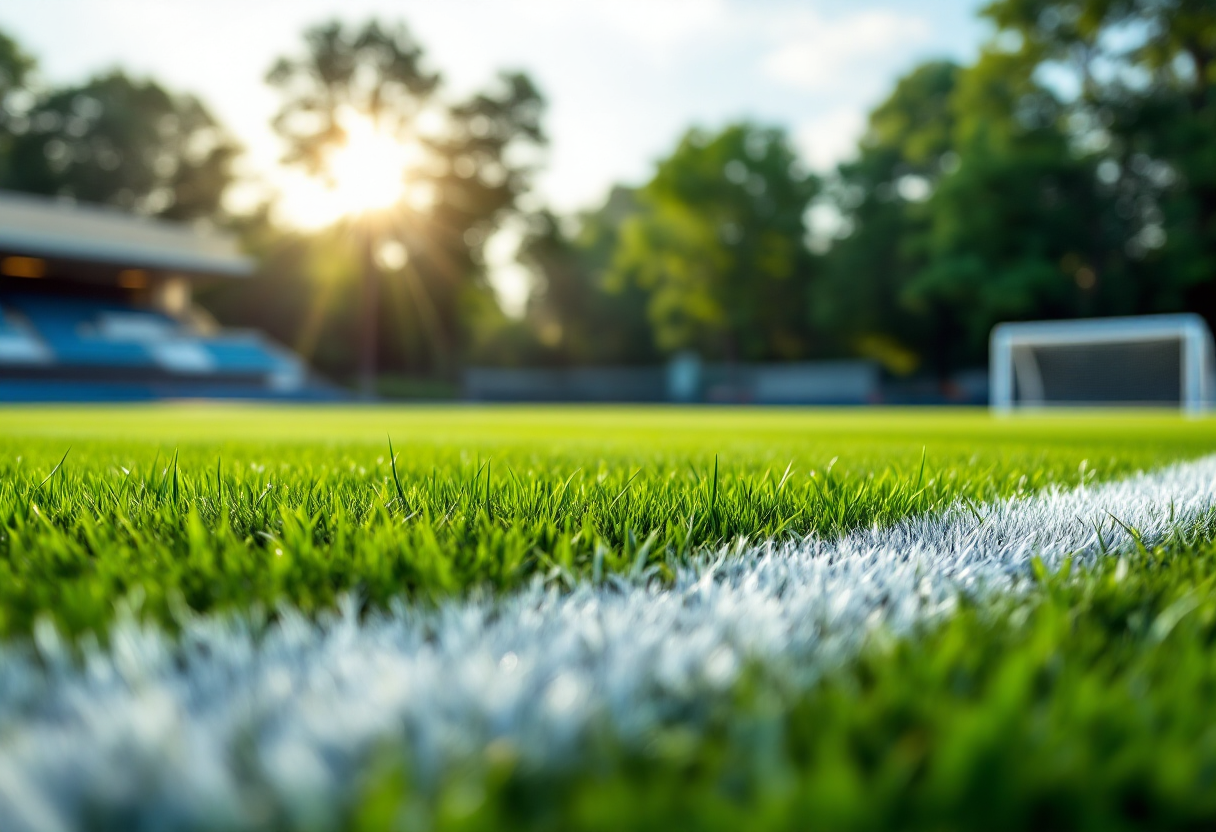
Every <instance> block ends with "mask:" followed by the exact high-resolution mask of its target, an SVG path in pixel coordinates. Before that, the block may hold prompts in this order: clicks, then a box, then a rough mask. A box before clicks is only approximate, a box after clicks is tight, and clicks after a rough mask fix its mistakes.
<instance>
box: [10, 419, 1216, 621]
mask: <svg viewBox="0 0 1216 832" xmlns="http://www.w3.org/2000/svg"><path fill="white" fill-rule="evenodd" d="M389 436H391V437H392V442H393V446H394V448H395V450H396V456H395V457H394V456H392V455H390V453H389V447H388V443H389V438H388V437H389ZM0 437H2V438H0V633H21V632H26V631H28V629H29V627H30V626H31V623H32V622H33V621H34V620H35V619H36V618H37V617H38V616H44V615H49V616H51V617H53V618H54V619H55V620H56V621H58V622H59V623H61V624H63V625H64V626H65V627H66V628H67V629H68V630H69V631H72V632H79V631H90V630H93V631H96V630H102V631H104V629H105V626H106V623H107V622H108V621H109V620H110V617H111V615H112V613H113V609H114V604H115V602H116V601H118V600H119V599H121V598H123V597H125V596H126V595H128V594H130V593H132V592H139V593H141V594H142V595H143V596H144V598H145V601H144V610H145V611H146V612H147V613H148V614H149V615H151V616H153V617H155V618H158V619H161V620H166V621H168V620H170V619H171V618H172V611H173V609H174V605H175V604H179V603H180V602H184V603H185V604H186V605H187V606H188V607H189V608H192V609H195V610H200V611H202V610H213V609H225V608H235V609H246V608H249V607H250V606H251V605H255V604H259V605H264V606H265V607H266V608H273V607H274V605H275V604H276V603H278V602H280V601H290V602H291V603H293V604H295V605H297V606H299V607H300V608H302V609H304V610H306V611H316V610H321V609H327V608H329V607H330V606H331V605H332V604H334V603H335V599H336V598H337V596H338V595H339V594H340V593H342V592H344V591H349V590H355V591H358V592H359V593H360V594H361V595H362V596H363V597H364V598H365V599H366V600H367V601H369V602H370V603H372V604H374V605H375V604H382V603H385V602H387V601H389V600H390V599H392V598H394V597H398V596H400V595H402V594H404V595H407V596H412V597H414V598H417V599H420V600H426V599H438V598H442V597H445V596H450V595H452V594H460V593H463V592H466V591H469V590H470V589H473V588H475V587H481V588H484V589H488V590H493V591H498V590H505V589H509V588H511V587H517V586H519V585H521V584H522V583H525V582H527V581H530V580H533V579H539V580H544V581H547V582H551V583H553V584H554V585H556V586H558V587H565V586H569V585H571V582H573V581H576V580H579V579H582V578H585V577H586V576H588V575H590V574H591V573H592V571H593V569H594V568H595V565H596V563H597V562H598V563H599V564H600V565H601V567H602V568H603V569H605V570H608V571H629V570H631V569H633V568H635V564H636V562H637V560H638V558H639V556H640V555H639V552H642V551H643V550H645V552H646V553H647V554H645V558H646V560H647V562H648V563H649V564H652V565H654V566H655V567H657V568H658V570H659V573H660V574H665V573H666V574H669V573H667V572H665V570H669V569H670V568H671V566H672V564H674V563H677V562H678V561H679V560H680V559H681V558H684V557H687V556H688V555H689V554H691V553H693V552H695V551H699V550H702V549H705V548H707V547H708V548H713V547H717V546H720V545H726V544H728V543H733V542H734V541H736V540H737V539H739V538H749V539H752V540H762V539H768V538H776V539H782V538H792V537H798V536H801V535H805V534H808V533H819V534H828V535H834V534H838V533H841V532H844V531H848V530H850V529H855V528H858V527H861V526H867V525H871V524H874V523H889V522H892V521H894V520H896V519H898V518H900V517H903V516H906V515H908V514H910V513H913V512H924V511H929V510H932V509H934V508H936V507H940V506H942V505H943V504H945V503H947V502H949V501H952V500H955V499H959V498H961V497H967V498H969V499H973V500H984V499H989V498H992V497H995V496H1000V495H1008V494H1014V493H1019V492H1023V491H1026V490H1034V489H1039V488H1042V487H1044V486H1046V485H1049V484H1051V483H1075V482H1077V481H1079V478H1080V477H1081V476H1083V475H1084V476H1090V475H1086V474H1084V472H1085V471H1098V472H1099V475H1100V476H1104V477H1105V476H1115V475H1118V474H1121V473H1124V472H1127V471H1129V470H1132V469H1134V468H1136V467H1140V466H1146V465H1150V464H1154V463H1157V462H1160V461H1163V460H1168V459H1172V458H1175V457H1177V456H1179V455H1189V454H1196V453H1199V452H1201V451H1203V450H1206V449H1207V448H1208V447H1210V445H1211V440H1212V431H1211V427H1210V426H1209V425H1207V424H1206V423H1194V422H1189V423H1188V422H1182V421H1180V420H1178V419H1176V418H1172V417H1171V418H1162V417H1156V418H1144V419H1126V418H1123V419H1114V420H1109V421H1105V420H1099V421H1098V422H1097V423H1095V422H1094V421H1093V420H1090V419H1085V420H1073V419H1068V418H1062V419H1058V420H1051V421H1044V422H1019V421H1013V422H999V421H991V420H989V418H988V417H987V416H979V415H971V414H952V415H946V414H925V415H919V416H918V415H913V414H890V413H881V412H873V413H868V414H848V415H832V414H809V413H799V412H782V411H737V412H705V413H689V412H688V411H686V410H665V409H627V408H606V409H591V410H587V409H578V408H570V409H560V408H558V409H553V408H550V409H540V408H518V409H516V408H503V409H470V408H459V409H452V408H434V409H431V408H428V409H423V410H412V411H411V410H393V409H368V410H341V409H338V410H335V409H327V408H318V409H296V410H292V409H283V408H272V407H266V408H244V407H232V408H223V407H212V408H198V409H191V410H181V409H176V408H171V407H164V408H147V409H130V408H121V407H119V408H93V409H88V410H11V411H7V412H4V413H0ZM837 457H839V460H840V461H837V460H836V458H837ZM1083 460H1085V461H1086V462H1085V466H1084V467H1082V468H1080V469H1079V467H1078V466H1081V463H1082V461H1083ZM1079 470H1080V471H1081V473H1078V471H1079Z"/></svg>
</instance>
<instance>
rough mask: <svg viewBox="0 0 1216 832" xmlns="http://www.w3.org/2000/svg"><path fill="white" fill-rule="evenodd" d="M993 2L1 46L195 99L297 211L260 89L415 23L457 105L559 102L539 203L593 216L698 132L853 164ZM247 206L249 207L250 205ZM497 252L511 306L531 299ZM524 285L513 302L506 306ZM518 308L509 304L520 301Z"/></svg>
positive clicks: (63, 39)
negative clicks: (298, 56) (337, 44)
mask: <svg viewBox="0 0 1216 832" xmlns="http://www.w3.org/2000/svg"><path fill="white" fill-rule="evenodd" d="M982 4H983V0H922V2H908V0H903V1H902V2H897V1H896V0H854V2H842V0H800V2H791V0H747V1H746V2H745V0H20V2H9V3H6V4H4V5H3V7H0V28H3V29H5V30H6V31H8V32H9V33H10V34H11V35H13V36H15V37H16V38H17V39H18V41H19V42H21V43H22V44H23V45H24V46H25V47H26V49H27V50H28V51H30V52H31V53H33V54H34V55H35V57H36V58H37V59H38V60H39V63H40V66H41V70H42V74H43V76H44V78H45V79H46V80H48V81H51V82H64V81H71V80H77V79H81V78H83V77H85V76H87V75H88V74H90V73H93V72H97V71H100V70H104V69H107V68H110V67H114V66H121V67H123V68H125V69H127V70H129V71H132V72H135V73H137V74H147V75H152V76H154V77H156V78H158V79H159V80H161V81H162V82H164V83H166V84H168V85H169V86H171V87H173V88H176V89H180V90H184V91H190V92H193V93H195V94H196V95H198V96H200V97H201V98H202V99H203V100H204V101H205V102H206V103H207V104H208V105H209V106H210V107H211V109H212V110H213V112H215V114H216V115H217V116H218V117H219V118H220V119H221V120H222V121H223V122H224V123H225V124H226V125H227V126H228V127H229V129H230V130H231V131H232V132H233V133H234V134H235V135H236V136H237V138H238V140H239V141H240V142H241V143H242V144H243V145H244V146H245V147H246V149H247V154H246V157H245V159H244V161H243V173H244V174H245V175H246V176H247V177H249V178H250V179H251V180H254V179H256V180H259V181H262V182H269V183H270V185H271V187H274V188H278V189H280V190H283V191H284V192H286V193H289V194H290V193H291V187H292V181H291V174H289V173H285V172H283V171H282V170H281V169H278V167H277V159H278V156H279V152H280V149H279V147H278V145H277V143H276V141H275V139H274V137H273V134H272V133H271V132H270V129H269V126H268V123H267V122H268V120H269V118H270V116H271V114H272V113H273V112H274V109H275V105H276V99H275V96H274V94H273V93H272V92H271V91H270V90H268V89H266V88H265V87H264V86H263V84H262V77H263V75H264V74H265V71H266V69H267V67H268V66H269V65H270V64H271V62H272V61H273V60H274V59H275V58H276V57H277V56H279V55H281V54H284V53H287V52H291V51H293V50H295V49H298V47H299V43H300V33H301V32H302V31H303V30H304V29H305V28H306V27H307V26H308V25H310V24H313V23H316V22H319V21H323V20H328V19H331V18H334V17H341V18H342V19H345V20H350V21H362V20H364V19H366V18H367V17H369V16H372V15H376V16H379V17H380V18H381V19H384V20H398V19H400V20H405V21H406V22H407V23H408V24H409V26H410V27H411V29H412V30H413V31H414V33H415V35H416V36H417V38H418V39H419V40H420V41H421V42H422V43H423V45H424V46H425V47H426V49H427V51H428V53H429V55H430V58H431V61H432V64H433V66H434V67H435V68H437V69H439V70H441V71H442V72H443V74H444V75H445V77H446V79H447V81H448V84H449V87H450V89H451V91H452V92H453V94H460V93H462V92H468V91H471V90H474V89H476V88H478V87H481V86H484V85H485V84H486V83H487V82H488V81H489V80H490V79H491V78H492V77H493V75H494V74H495V72H496V71H498V70H500V69H524V70H526V71H528V72H529V73H530V74H531V75H532V76H533V78H534V79H535V80H536V81H537V83H538V85H539V86H540V87H541V89H542V91H543V92H544V93H545V95H546V97H547V99H548V101H549V111H548V116H547V119H546V123H547V127H548V130H549V133H550V140H551V146H550V148H549V150H548V153H547V159H546V163H545V167H544V170H543V172H542V174H541V176H540V179H539V181H538V188H537V194H536V201H537V202H544V203H547V204H549V205H551V206H553V207H555V208H556V209H558V210H559V211H565V212H570V211H574V210H578V209H582V208H587V207H592V206H594V205H595V204H597V203H598V202H599V201H600V200H602V199H603V197H604V195H605V194H606V193H607V190H608V188H610V187H611V185H612V184H613V183H615V182H633V183H636V182H641V181H644V180H645V178H646V177H647V175H648V173H649V172H650V170H651V169H652V167H653V164H654V161H655V160H656V159H657V158H659V157H660V156H662V155H663V154H664V153H665V152H667V151H668V150H669V149H670V148H671V147H672V146H673V144H674V142H675V140H676V138H677V137H678V136H679V135H680V134H681V133H682V132H683V131H684V130H685V129H687V127H688V126H689V125H691V124H700V125H705V126H710V127H712V126H715V125H721V124H723V123H725V122H727V121H729V120H732V119H737V118H743V117H747V118H753V119H756V120H760V121H764V122H768V123H774V124H779V125H783V126H785V127H786V128H787V129H788V130H789V131H790V133H791V135H792V136H793V137H794V138H795V140H796V142H797V144H798V146H799V148H800V149H801V151H802V153H803V155H804V157H805V159H806V161H807V162H808V164H809V165H810V166H811V167H813V168H816V169H825V168H827V167H830V166H831V165H832V164H833V163H835V162H837V161H839V160H840V159H841V158H842V157H844V156H847V155H848V153H849V152H850V150H851V148H852V147H853V146H854V144H855V141H856V139H857V137H858V135H859V134H860V132H861V130H862V128H863V125H864V120H865V114H866V112H867V111H868V110H869V109H870V108H871V107H872V106H873V105H874V104H875V103H877V102H878V101H879V100H881V98H882V97H883V96H884V95H885V94H886V92H887V91H888V90H889V89H890V87H891V84H892V83H893V82H894V80H895V79H896V78H897V77H898V76H899V75H900V74H901V73H903V72H905V71H906V70H907V69H909V68H910V67H912V66H913V65H915V64H916V63H917V62H918V61H920V60H923V59H926V58H930V57H940V56H951V57H955V58H958V59H962V60H967V59H969V58H970V57H972V56H973V55H974V54H975V52H976V50H977V49H978V47H979V45H980V43H981V42H982V40H983V39H984V38H985V37H986V34H987V29H986V26H985V24H984V23H983V22H982V21H979V20H977V18H976V11H977V9H978V8H979V7H980V6H981V5H982ZM246 192H247V193H249V189H246ZM509 237H510V235H509V234H506V235H503V239H502V240H500V241H499V242H498V244H496V245H495V246H494V247H493V250H492V251H491V252H490V256H491V260H492V261H497V262H498V272H499V275H500V281H499V282H500V284H501V285H502V286H504V287H507V288H506V289H505V292H506V295H505V296H504V301H505V302H506V304H507V305H512V304H513V303H518V302H519V298H520V297H521V294H520V293H521V292H522V291H523V289H522V286H523V285H524V284H525V283H526V278H525V277H524V276H523V275H520V274H515V276H514V277H512V276H511V275H510V274H509V273H510V271H511V269H512V268H513V267H512V265H511V261H512V260H513V248H512V246H511V244H510V240H509ZM512 285H514V286H515V289H511V288H509V287H511V286H512ZM513 299H514V300H513Z"/></svg>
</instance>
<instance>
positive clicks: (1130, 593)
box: [349, 523, 1216, 832]
mask: <svg viewBox="0 0 1216 832" xmlns="http://www.w3.org/2000/svg"><path fill="white" fill-rule="evenodd" d="M1213 533H1216V528H1213V527H1212V526H1211V525H1210V523H1209V524H1208V525H1206V526H1205V527H1204V528H1202V529H1199V530H1196V533H1194V534H1192V535H1191V536H1190V539H1189V540H1187V539H1177V540H1175V541H1173V542H1171V543H1169V544H1167V545H1163V546H1161V547H1158V548H1156V549H1154V550H1153V551H1151V552H1150V551H1144V552H1141V553H1139V554H1134V555H1131V556H1128V557H1125V558H1124V559H1123V560H1122V561H1115V560H1112V561H1106V562H1103V563H1100V564H1099V565H1098V566H1096V567H1095V568H1094V569H1092V570H1090V571H1089V572H1087V573H1084V574H1081V575H1076V574H1072V575H1054V576H1046V577H1044V578H1042V579H1041V580H1040V583H1039V585H1038V586H1037V587H1036V588H1035V589H1034V590H1033V591H1032V592H1031V593H1030V594H1029V595H1028V596H1027V597H1024V598H1020V599H1018V600H1017V601H1016V602H1011V601H1008V600H998V601H996V602H995V603H993V604H990V605H987V606H983V607H978V608H977V607H974V606H971V607H966V608H964V609H963V610H961V611H960V612H959V613H958V614H957V615H955V616H953V617H952V618H950V619H949V620H947V621H946V622H944V623H942V624H940V625H938V626H935V627H933V628H931V629H929V630H928V631H926V632H923V633H920V634H918V635H917V636H915V637H912V638H907V639H902V640H884V639H881V638H880V639H876V640H875V642H874V643H873V644H872V645H871V646H870V648H869V649H867V650H866V651H865V652H864V653H863V655H862V656H860V657H859V658H858V659H857V660H855V661H853V662H850V663H849V664H847V665H846V666H845V667H843V668H841V669H840V670H839V671H838V672H836V673H834V674H832V675H831V676H830V677H829V678H828V679H827V680H825V682H824V683H822V684H821V685H819V686H817V687H815V688H813V689H812V690H809V691H805V690H800V691H788V690H783V689H782V687H781V686H780V685H774V684H772V683H771V682H770V680H769V679H767V678H766V675H765V672H764V668H759V667H758V668H754V669H753V670H752V672H751V673H750V674H748V675H747V676H746V677H745V679H744V681H743V682H742V683H741V684H739V685H738V686H737V687H736V688H735V690H734V691H732V693H731V694H730V696H729V698H728V699H726V700H725V701H723V702H722V703H719V706H718V707H717V708H716V709H711V710H710V711H709V712H710V714H711V716H710V717H709V719H708V724H706V725H703V726H700V728H699V730H697V731H695V732H694V731H689V730H688V728H687V726H685V725H683V724H681V723H679V722H678V721H673V723H672V724H671V725H670V727H669V728H668V729H666V730H664V731H663V732H661V733H660V734H658V735H657V736H655V737H654V738H653V739H652V741H651V742H650V743H649V744H648V746H647V747H646V748H645V749H643V750H640V751H639V750H638V749H636V748H624V747H621V746H618V745H616V744H614V743H613V742H612V740H611V738H605V741H604V743H603V745H602V746H601V747H600V748H599V749H598V753H596V754H595V755H593V756H592V758H591V759H589V760H588V761H587V762H586V763H585V764H584V765H581V766H577V767H571V768H570V769H568V770H565V771H563V772H560V773H558V774H553V773H552V772H549V773H546V774H545V775H544V776H541V775H539V774H537V773H536V772H532V771H529V770H528V769H527V768H526V767H522V766H519V765H518V764H517V763H516V761H514V760H513V759H512V758H511V757H510V756H507V755H503V754H501V753H495V750H493V749H490V750H488V751H487V754H486V755H485V758H484V759H482V760H477V761H475V762H474V763H473V764H472V765H470V766H469V767H468V768H467V769H465V770H463V771H460V772H458V773H456V774H455V775H453V776H452V777H450V778H449V779H448V780H447V781H446V782H445V783H444V784H443V786H442V787H441V788H439V789H438V790H436V791H434V792H429V791H422V790H420V789H418V788H417V787H416V786H415V784H414V783H413V782H412V781H411V779H410V777H409V772H408V771H407V770H405V769H403V768H402V767H401V766H400V765H399V764H398V762H397V758H396V757H395V756H394V755H393V754H391V753H389V752H387V751H386V753H385V755H384V756H383V757H382V759H381V760H380V761H379V763H378V769H377V773H376V774H375V775H374V776H373V777H371V778H370V779H369V783H368V786H367V788H366V791H365V793H364V794H363V795H362V796H361V799H360V800H358V801H357V802H356V803H355V805H354V807H353V809H352V817H351V819H350V822H349V825H350V827H351V828H353V829H360V830H368V832H370V830H373V829H384V828H390V827H391V824H392V821H393V820H394V819H400V818H402V817H411V818H415V819H422V820H424V822H425V826H426V828H433V829H437V830H449V829H451V830H457V829H458V830H466V832H468V831H471V830H493V829H511V828H529V829H546V830H559V829H560V830H570V829H580V830H604V831H605V832H607V831H608V830H614V829H635V830H664V829H701V830H732V829H749V830H758V831H763V830H787V829H822V830H859V831H860V830H890V829H907V830H971V829H990V830H1044V829H1049V830H1050V829H1058V830H1063V829H1069V830H1095V832H1097V831H1098V830H1101V832H1111V831H1112V830H1136V829H1143V830H1157V831H1158V832H1160V830H1172V829H1177V830H1198V829H1212V828H1213V827H1214V826H1216V712H1214V711H1213V708H1212V701H1213V697H1214V696H1216V546H1214V545H1213V544H1212V543H1211V542H1210V540H1211V537H1212V535H1213ZM420 794H426V795H428V796H427V797H425V798H420V797H419V795H420Z"/></svg>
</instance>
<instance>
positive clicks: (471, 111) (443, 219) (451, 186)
mask: <svg viewBox="0 0 1216 832" xmlns="http://www.w3.org/2000/svg"><path fill="white" fill-rule="evenodd" d="M544 106H545V102H544V99H543V98H542V96H541V94H540V91H539V90H538V89H537V88H536V86H535V85H534V84H533V83H532V81H531V79H530V78H528V76H527V75H525V74H523V73H519V72H503V73H501V74H500V75H499V76H498V78H497V79H496V81H495V83H494V84H492V85H491V86H490V88H489V89H487V90H485V91H483V92H480V93H477V94H474V95H473V96H471V97H470V98H468V99H466V100H464V101H460V102H457V103H456V104H454V105H452V106H451V107H450V108H448V110H447V113H446V129H445V130H444V132H443V133H441V134H439V135H438V136H435V137H433V138H430V139H429V140H428V147H429V148H430V150H431V152H432V153H433V154H434V156H435V160H436V164H435V165H434V168H433V173H432V174H431V175H430V176H429V178H428V182H429V185H430V193H431V194H432V201H431V204H430V206H429V208H428V210H427V211H426V212H425V214H423V215H422V216H421V217H420V218H419V221H418V222H417V223H415V224H414V225H413V226H412V227H410V228H407V229H406V233H407V235H408V239H409V242H408V246H409V249H410V252H411V254H410V256H411V260H412V263H413V270H414V273H415V274H416V275H418V278H419V279H418V281H417V283H416V285H415V287H414V291H413V293H412V297H414V298H416V299H417V300H418V301H419V302H421V303H423V304H424V306H422V307H416V308H417V310H418V313H422V312H423V310H429V313H426V317H425V319H423V320H422V321H421V322H422V323H424V324H425V325H426V327H427V328H428V330H429V331H430V332H431V338H430V341H431V343H432V345H433V350H434V361H433V364H434V365H435V366H436V367H437V368H438V370H439V373H440V374H441V375H450V374H451V372H452V370H453V369H454V366H455V363H456V361H457V359H458V358H459V357H460V353H461V351H462V350H464V349H465V348H467V346H468V344H469V343H470V342H471V340H472V339H473V333H471V332H469V331H467V328H468V326H469V325H470V324H472V323H474V322H478V325H482V326H484V325H487V324H486V317H487V316H489V317H491V318H497V317H499V316H500V315H501V312H500V311H499V310H498V307H497V303H496V301H495V300H494V297H493V292H492V290H491V288H490V285H489V282H488V281H487V276H486V269H485V246H486V243H487V241H488V240H489V239H490V238H491V237H492V236H493V235H494V233H495V232H496V231H497V230H498V229H499V228H500V227H501V225H502V224H503V223H504V221H505V220H506V219H507V218H508V217H509V216H512V215H516V214H517V213H518V201H519V198H520V197H521V196H523V195H524V194H525V193H526V192H527V191H528V190H529V189H530V188H531V186H532V175H533V172H534V170H535V164H536V161H537V159H538V158H539V151H540V150H541V149H542V148H543V147H544V146H545V144H546V136H545V133H544V130H543V129H542V126H541V121H542V117H543V115H544ZM420 317H421V316H420Z"/></svg>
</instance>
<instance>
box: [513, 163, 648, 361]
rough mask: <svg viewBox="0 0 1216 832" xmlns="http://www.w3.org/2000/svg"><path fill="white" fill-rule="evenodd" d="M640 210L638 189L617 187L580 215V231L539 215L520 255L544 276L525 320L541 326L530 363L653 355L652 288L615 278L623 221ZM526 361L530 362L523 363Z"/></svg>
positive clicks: (535, 327)
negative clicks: (649, 308) (613, 269)
mask: <svg viewBox="0 0 1216 832" xmlns="http://www.w3.org/2000/svg"><path fill="white" fill-rule="evenodd" d="M637 211H638V199H637V193H636V192H635V191H634V190H632V189H630V188H622V187H616V188H613V190H612V193H611V194H609V196H608V199H607V201H606V202H605V203H604V205H603V206H602V207H601V208H600V209H599V210H597V211H590V212H587V213H585V214H583V215H582V216H581V217H579V228H578V231H577V233H575V234H574V235H568V234H567V233H565V232H564V231H563V229H562V224H561V220H560V219H559V218H558V217H556V216H554V215H553V214H551V213H549V212H541V213H539V214H537V215H536V216H534V217H533V218H532V221H531V227H530V228H529V232H528V235H527V237H526V238H525V240H524V244H523V246H522V247H521V251H520V260H521V261H522V262H523V263H524V264H526V265H527V266H529V267H530V268H531V270H532V272H533V273H534V274H535V275H537V277H538V284H537V285H536V286H535V287H534V289H533V291H532V293H531V296H530V298H529V304H528V310H527V315H526V323H527V325H528V327H529V328H530V329H531V330H532V332H534V333H535V343H536V345H537V346H538V347H539V349H537V348H533V349H534V355H532V356H528V357H529V358H530V359H531V362H529V363H564V362H570V363H574V364H605V363H614V362H615V363H627V364H632V363H643V362H648V361H650V362H653V361H654V360H656V359H657V357H658V355H657V353H656V351H655V348H654V343H653V337H652V335H651V332H650V322H649V320H648V319H647V316H646V304H647V293H646V291H645V290H644V289H642V288H641V287H639V286H636V285H634V284H632V283H627V284H623V285H622V284H620V283H619V282H616V283H614V282H612V281H611V280H610V275H609V270H610V267H611V265H612V257H613V254H614V252H615V251H616V248H617V245H618V243H619V241H620V234H621V226H622V224H623V223H624V222H625V221H626V220H628V219H629V218H630V217H631V216H632V215H633V214H634V213H636V212H637ZM517 363H524V362H517Z"/></svg>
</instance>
